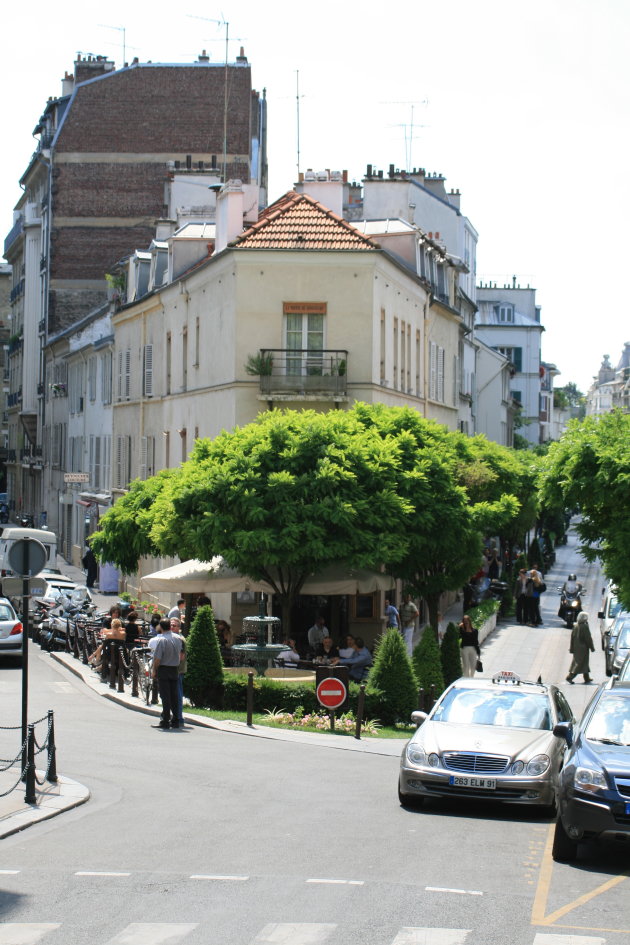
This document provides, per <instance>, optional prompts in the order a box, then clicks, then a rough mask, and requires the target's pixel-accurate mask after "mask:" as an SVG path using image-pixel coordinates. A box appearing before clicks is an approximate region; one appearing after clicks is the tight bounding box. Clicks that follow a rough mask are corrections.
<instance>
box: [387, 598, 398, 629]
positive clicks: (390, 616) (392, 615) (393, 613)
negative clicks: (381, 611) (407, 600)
mask: <svg viewBox="0 0 630 945" xmlns="http://www.w3.org/2000/svg"><path fill="white" fill-rule="evenodd" d="M385 620H386V624H385V626H386V627H387V629H388V630H389V628H390V627H395V628H396V630H400V614H399V613H398V610H397V609H396V608H395V607H394V605H393V604H392V602H391V601H390V599H389V597H386V598H385Z"/></svg>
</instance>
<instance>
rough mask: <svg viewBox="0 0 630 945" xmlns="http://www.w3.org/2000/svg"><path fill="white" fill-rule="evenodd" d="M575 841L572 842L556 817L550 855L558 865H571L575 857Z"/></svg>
mask: <svg viewBox="0 0 630 945" xmlns="http://www.w3.org/2000/svg"><path fill="white" fill-rule="evenodd" d="M577 848H578V845H577V840H572V839H571V837H570V836H569V835H568V834H567V832H566V830H565V829H564V827H563V826H562V821H561V820H560V818H559V817H558V819H557V821H556V829H555V833H554V835H553V847H552V850H551V855H552V857H553V858H554V860H556V861H557V862H559V863H571V862H572V861H573V860H574V859H575V858H576V856H577Z"/></svg>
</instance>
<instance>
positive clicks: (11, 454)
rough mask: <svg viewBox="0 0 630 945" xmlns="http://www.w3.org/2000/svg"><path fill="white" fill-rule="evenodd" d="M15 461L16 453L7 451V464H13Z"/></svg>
mask: <svg viewBox="0 0 630 945" xmlns="http://www.w3.org/2000/svg"><path fill="white" fill-rule="evenodd" d="M15 460H16V451H15V450H7V463H14V462H15Z"/></svg>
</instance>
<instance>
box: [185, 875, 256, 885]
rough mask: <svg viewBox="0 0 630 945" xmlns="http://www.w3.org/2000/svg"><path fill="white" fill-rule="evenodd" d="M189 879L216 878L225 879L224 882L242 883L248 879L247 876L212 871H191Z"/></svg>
mask: <svg viewBox="0 0 630 945" xmlns="http://www.w3.org/2000/svg"><path fill="white" fill-rule="evenodd" d="M190 879H217V880H225V881H226V882H234V883H244V882H245V880H247V879H249V876H219V875H215V874H214V873H193V875H192V876H191V877H190Z"/></svg>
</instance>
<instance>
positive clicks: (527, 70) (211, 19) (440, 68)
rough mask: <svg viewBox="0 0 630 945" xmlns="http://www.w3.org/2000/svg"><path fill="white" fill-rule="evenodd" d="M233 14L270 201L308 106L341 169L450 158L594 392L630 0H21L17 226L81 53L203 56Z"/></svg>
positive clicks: (326, 160)
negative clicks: (37, 154) (263, 116)
mask: <svg viewBox="0 0 630 945" xmlns="http://www.w3.org/2000/svg"><path fill="white" fill-rule="evenodd" d="M226 23H227V24H228V25H227V26H226ZM123 29H124V32H123ZM226 32H227V35H228V58H229V60H230V61H231V62H233V61H234V60H235V58H236V56H237V55H238V54H239V51H240V48H241V47H243V48H244V52H245V55H246V56H247V58H248V60H249V62H250V64H251V67H252V84H253V86H254V88H256V89H258V90H259V91H262V90H263V89H266V95H267V102H268V160H269V185H270V186H269V199H270V201H271V200H274V199H276V198H277V197H279V196H281V195H282V194H283V193H285V192H286V191H287V190H290V189H291V188H292V187H293V185H294V182H295V181H296V179H297V169H298V133H297V126H298V122H297V116H298V111H299V168H300V170H305V169H306V168H308V167H311V168H313V169H315V170H318V169H323V168H330V169H333V170H344V169H345V170H347V171H348V174H349V176H350V178H351V179H354V180H360V179H361V177H362V176H363V175H364V173H365V169H366V166H367V164H372V165H373V166H375V167H376V168H379V169H383V170H385V171H387V168H388V167H389V165H390V164H394V165H395V166H396V167H397V168H400V169H409V168H411V167H414V166H415V167H424V168H425V169H426V170H427V172H432V171H438V172H440V173H441V174H443V175H444V176H445V177H446V186H447V189H449V190H450V189H458V190H460V191H461V194H462V202H461V209H462V212H463V213H464V214H465V215H466V216H467V217H468V218H469V219H470V221H471V222H472V224H473V226H474V227H475V228H476V229H477V231H478V233H479V243H478V250H477V274H478V282H479V281H480V280H482V281H487V280H492V281H496V282H497V283H499V284H503V283H506V282H511V280H512V277H513V276H516V278H517V281H518V282H520V283H521V284H522V285H525V284H530V285H532V286H535V287H536V290H537V293H536V298H537V302H538V304H539V305H541V307H542V311H541V321H542V323H543V325H544V327H545V333H544V334H543V339H542V357H543V359H544V360H545V361H551V362H553V363H554V364H556V366H557V367H558V369H559V371H560V372H561V373H560V375H559V377H558V378H557V380H556V384H557V385H558V386H562V385H564V384H566V383H568V382H574V383H576V384H577V386H578V387H579V388H580V389H581V390H582V391H586V390H587V389H588V387H589V385H590V383H591V381H592V378H593V375H595V374H596V373H597V371H598V369H599V366H600V364H601V361H602V357H603V355H604V354H609V355H610V357H611V361H612V363H613V364H616V363H617V361H618V360H619V357H620V355H621V351H622V349H623V345H624V342H625V341H630V325H629V324H628V315H627V309H626V307H625V302H624V298H625V295H624V292H623V288H622V286H623V282H622V280H621V278H620V275H621V274H620V272H619V268H620V266H621V267H622V268H623V267H624V259H625V250H624V245H625V240H626V238H627V235H626V231H627V216H628V209H629V206H630V199H629V198H630V174H628V170H627V168H628V163H629V162H628V144H629V137H630V136H629V132H628V119H629V116H630V79H629V70H628V66H627V63H628V50H629V49H630V44H629V40H630V2H629V0H528V2H526V3H525V2H522V0H477V2H475V3H471V2H470V0H449V3H447V4H442V3H436V2H435V0H432V2H431V3H429V2H426V0H413V2H411V0H398V2H397V3H396V4H394V6H393V7H389V6H388V5H386V4H379V5H374V4H368V3H366V2H361V3H358V2H356V0H344V2H336V3H332V2H329V0H320V2H318V3H313V4H300V5H297V4H293V3H288V2H277V0H268V2H267V3H265V4H261V3H260V2H259V0H256V2H253V0H239V2H229V0H221V2H220V4H218V5H216V6H215V5H213V4H212V3H208V2H207V0H206V2H204V3H201V2H198V0H180V3H178V4H172V3H169V4H166V3H163V2H160V0H156V2H154V3H153V4H151V5H146V4H130V3H128V2H124V3H123V2H121V0H109V2H108V3H107V4H96V3H93V2H85V0H80V2H79V0H65V2H64V3H63V4H62V5H58V4H57V5H52V4H50V3H49V2H45V3H44V2H42V0H33V2H31V3H30V4H29V5H28V7H25V8H20V7H19V5H17V4H10V5H8V6H7V9H6V10H4V11H3V15H2V21H1V30H0V33H1V35H0V73H1V75H2V88H3V92H4V94H3V103H2V111H3V140H4V146H3V149H2V173H1V174H0V217H1V219H3V220H4V231H3V238H4V236H6V234H7V233H8V232H9V230H10V229H11V226H12V219H13V217H12V211H13V207H14V205H15V203H16V202H17V200H18V198H19V193H20V191H19V185H18V180H19V178H20V177H21V175H22V173H23V172H24V170H25V168H26V166H27V163H28V160H29V158H30V156H31V154H32V152H33V151H34V150H35V147H36V143H35V141H34V139H33V138H32V131H33V128H34V127H35V124H36V122H37V120H38V118H39V116H40V115H41V113H42V111H43V109H44V106H45V103H46V101H47V99H48V98H49V97H50V96H58V95H60V94H61V78H62V76H63V75H64V72H65V71H66V70H67V71H68V72H72V70H73V62H74V60H75V58H76V54H77V52H81V53H82V54H83V55H87V54H88V53H92V54H93V55H106V56H108V57H109V58H110V59H113V60H114V61H115V62H116V65H117V66H120V65H122V64H123V61H124V59H123V46H122V43H123V38H124V41H125V44H126V48H125V58H126V60H127V61H131V59H133V57H134V56H137V57H138V58H139V60H140V61H141V62H147V61H152V62H193V61H195V60H196V59H197V57H198V55H199V53H200V52H201V50H202V49H206V50H207V52H208V54H209V55H210V58H211V60H212V61H214V62H223V61H224V60H225V38H226ZM298 106H299V107H298ZM104 120H105V121H106V120H107V119H106V116H104ZM604 260H606V261H607V262H606V265H605V266H604ZM591 266H595V268H594V269H593V268H591Z"/></svg>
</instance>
